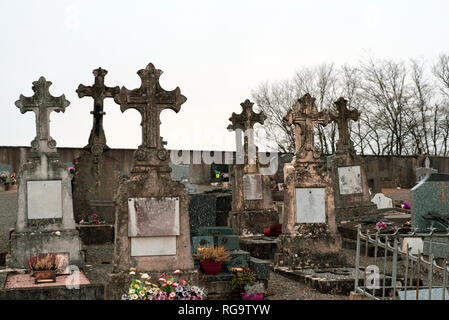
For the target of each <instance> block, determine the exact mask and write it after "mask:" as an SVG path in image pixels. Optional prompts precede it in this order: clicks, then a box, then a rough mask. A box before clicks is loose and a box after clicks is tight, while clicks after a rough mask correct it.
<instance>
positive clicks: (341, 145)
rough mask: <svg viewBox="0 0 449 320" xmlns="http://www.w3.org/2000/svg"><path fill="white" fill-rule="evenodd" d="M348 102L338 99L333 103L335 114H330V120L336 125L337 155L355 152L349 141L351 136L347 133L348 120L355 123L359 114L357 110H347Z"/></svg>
mask: <svg viewBox="0 0 449 320" xmlns="http://www.w3.org/2000/svg"><path fill="white" fill-rule="evenodd" d="M347 104H348V101H347V100H345V99H344V98H340V99H338V100H337V101H335V106H336V107H337V111H338V113H337V114H331V119H332V120H333V121H335V122H336V123H337V125H338V142H337V153H346V152H355V151H354V144H353V143H352V141H351V135H350V133H349V126H348V124H349V120H354V121H357V120H358V119H359V116H360V112H359V111H357V110H355V109H354V110H349V109H348V108H347Z"/></svg>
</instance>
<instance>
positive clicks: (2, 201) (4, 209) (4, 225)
mask: <svg viewBox="0 0 449 320" xmlns="http://www.w3.org/2000/svg"><path fill="white" fill-rule="evenodd" d="M16 219H17V190H11V191H3V192H0V253H5V252H7V251H8V240H9V239H8V238H9V229H10V228H14V227H15V225H16Z"/></svg>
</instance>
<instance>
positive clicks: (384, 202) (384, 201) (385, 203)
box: [371, 193, 394, 209]
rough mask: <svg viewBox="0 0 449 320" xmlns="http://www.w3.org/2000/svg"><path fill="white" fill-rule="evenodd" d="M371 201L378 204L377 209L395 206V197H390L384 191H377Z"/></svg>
mask: <svg viewBox="0 0 449 320" xmlns="http://www.w3.org/2000/svg"><path fill="white" fill-rule="evenodd" d="M371 202H372V203H374V204H375V205H376V206H377V209H391V208H394V206H393V199H391V198H388V197H387V196H385V195H384V194H383V193H376V194H375V195H374V197H373V198H372V199H371Z"/></svg>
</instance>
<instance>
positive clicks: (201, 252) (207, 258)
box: [194, 246, 231, 275]
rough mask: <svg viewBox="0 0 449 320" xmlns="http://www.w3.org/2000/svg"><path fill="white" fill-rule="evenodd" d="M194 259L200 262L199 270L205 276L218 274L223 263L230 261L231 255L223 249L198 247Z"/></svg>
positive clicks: (221, 247)
mask: <svg viewBox="0 0 449 320" xmlns="http://www.w3.org/2000/svg"><path fill="white" fill-rule="evenodd" d="M194 258H195V259H197V260H199V261H200V265H201V270H203V272H204V273H205V274H207V275H215V274H219V273H220V271H221V267H222V264H223V262H229V261H231V254H230V253H229V250H227V249H226V248H225V247H223V246H220V247H215V246H212V247H198V249H197V250H196V253H195V254H194Z"/></svg>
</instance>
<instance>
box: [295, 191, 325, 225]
mask: <svg viewBox="0 0 449 320" xmlns="http://www.w3.org/2000/svg"><path fill="white" fill-rule="evenodd" d="M324 191H325V190H324V188H296V223H326V204H325V196H324V195H325V193H324Z"/></svg>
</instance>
